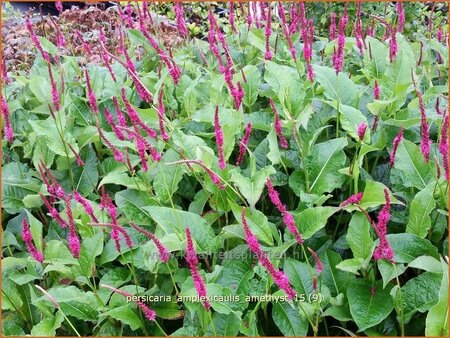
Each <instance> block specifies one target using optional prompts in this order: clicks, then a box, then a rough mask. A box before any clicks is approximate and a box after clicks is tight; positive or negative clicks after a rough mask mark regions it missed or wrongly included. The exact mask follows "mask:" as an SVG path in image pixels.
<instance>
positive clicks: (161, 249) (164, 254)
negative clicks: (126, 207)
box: [130, 222, 170, 263]
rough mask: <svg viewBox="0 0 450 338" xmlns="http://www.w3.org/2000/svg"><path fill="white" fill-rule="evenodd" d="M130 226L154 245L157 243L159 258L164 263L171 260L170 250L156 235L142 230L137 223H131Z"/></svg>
mask: <svg viewBox="0 0 450 338" xmlns="http://www.w3.org/2000/svg"><path fill="white" fill-rule="evenodd" d="M130 225H131V226H132V227H133V228H134V229H136V230H137V231H139V232H140V233H142V234H143V235H145V236H146V237H147V238H149V239H151V240H152V241H153V243H155V246H156V248H157V249H158V253H159V258H160V259H161V261H162V262H164V263H167V262H168V261H169V258H170V253H169V250H167V248H166V247H165V246H164V245H163V244H162V243H161V242H160V240H159V239H158V238H157V237H156V236H155V235H154V234H152V233H151V232H149V231H147V230H145V229H143V228H141V227H140V226H138V225H137V224H136V223H133V222H131V223H130Z"/></svg>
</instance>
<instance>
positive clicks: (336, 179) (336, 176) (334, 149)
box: [305, 137, 347, 195]
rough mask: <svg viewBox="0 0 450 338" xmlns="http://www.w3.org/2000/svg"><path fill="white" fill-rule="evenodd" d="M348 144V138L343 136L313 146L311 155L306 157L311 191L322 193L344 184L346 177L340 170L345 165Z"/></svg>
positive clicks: (306, 169)
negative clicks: (345, 149)
mask: <svg viewBox="0 0 450 338" xmlns="http://www.w3.org/2000/svg"><path fill="white" fill-rule="evenodd" d="M346 146H347V138H344V137H341V138H337V139H332V140H329V141H326V142H323V143H319V144H316V145H314V146H313V147H312V149H311V155H310V156H308V158H306V159H305V162H306V163H305V171H307V173H308V176H309V177H310V181H311V182H310V187H309V193H313V194H316V195H321V194H323V193H324V192H331V191H333V190H334V189H336V188H340V187H341V186H342V184H343V183H344V181H345V177H344V176H343V175H342V174H340V173H339V172H338V170H339V169H342V168H343V167H344V166H345V162H346V159H347V157H346V156H345V153H344V151H343V149H344V148H345V147H346Z"/></svg>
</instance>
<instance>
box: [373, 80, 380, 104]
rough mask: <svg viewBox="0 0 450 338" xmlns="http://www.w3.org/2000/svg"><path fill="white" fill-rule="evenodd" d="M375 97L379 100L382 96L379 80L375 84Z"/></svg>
mask: <svg viewBox="0 0 450 338" xmlns="http://www.w3.org/2000/svg"><path fill="white" fill-rule="evenodd" d="M373 98H374V99H375V100H378V99H379V98H380V86H379V85H378V81H377V80H375V84H374V86H373Z"/></svg>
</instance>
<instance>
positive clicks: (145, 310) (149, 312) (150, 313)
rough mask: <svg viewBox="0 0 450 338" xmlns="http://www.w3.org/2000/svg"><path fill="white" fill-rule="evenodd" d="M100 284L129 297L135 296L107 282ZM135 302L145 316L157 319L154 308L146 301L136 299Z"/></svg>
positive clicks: (148, 318) (151, 320) (150, 319)
mask: <svg viewBox="0 0 450 338" xmlns="http://www.w3.org/2000/svg"><path fill="white" fill-rule="evenodd" d="M100 286H101V287H103V288H106V289H109V290H111V291H113V292H115V293H118V294H119V295H122V296H124V297H127V298H129V297H132V296H133V295H132V294H131V293H129V292H126V291H123V290H119V289H116V288H114V287H112V286H109V285H106V284H101V285H100ZM134 303H135V304H136V305H137V306H138V307H139V309H141V311H142V313H143V314H144V316H145V318H147V320H148V321H150V322H153V321H155V320H156V312H155V311H153V310H152V309H150V308H149V307H148V306H147V305H146V304H145V303H144V302H141V301H135V302H134Z"/></svg>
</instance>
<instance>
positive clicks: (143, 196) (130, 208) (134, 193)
mask: <svg viewBox="0 0 450 338" xmlns="http://www.w3.org/2000/svg"><path fill="white" fill-rule="evenodd" d="M115 202H116V204H117V207H118V208H119V209H120V210H121V211H122V212H123V213H124V214H125V216H126V217H127V219H129V220H130V221H133V222H136V223H138V224H142V225H150V224H152V218H151V217H150V213H149V212H148V211H147V210H145V209H144V207H147V206H151V205H157V202H156V201H155V200H154V199H153V198H152V197H150V196H149V194H148V193H147V192H144V191H139V190H133V189H127V190H122V191H119V192H117V193H116V195H115Z"/></svg>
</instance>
